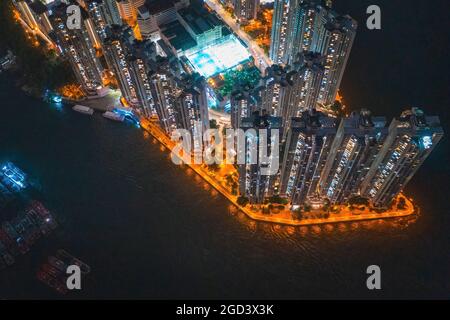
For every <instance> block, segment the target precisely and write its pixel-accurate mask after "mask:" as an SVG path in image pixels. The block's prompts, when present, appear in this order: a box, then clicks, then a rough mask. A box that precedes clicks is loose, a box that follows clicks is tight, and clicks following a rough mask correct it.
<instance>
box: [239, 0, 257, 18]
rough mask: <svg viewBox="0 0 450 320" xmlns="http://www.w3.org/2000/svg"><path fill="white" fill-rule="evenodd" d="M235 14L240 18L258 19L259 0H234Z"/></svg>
mask: <svg viewBox="0 0 450 320" xmlns="http://www.w3.org/2000/svg"><path fill="white" fill-rule="evenodd" d="M233 7H234V14H235V15H236V17H238V18H239V19H240V20H243V21H246V20H252V19H256V15H257V13H258V9H259V0H233Z"/></svg>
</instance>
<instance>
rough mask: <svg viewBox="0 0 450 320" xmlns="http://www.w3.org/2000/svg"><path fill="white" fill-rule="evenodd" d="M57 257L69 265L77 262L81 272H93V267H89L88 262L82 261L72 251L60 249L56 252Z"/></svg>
mask: <svg viewBox="0 0 450 320" xmlns="http://www.w3.org/2000/svg"><path fill="white" fill-rule="evenodd" d="M56 257H57V258H58V259H60V260H61V261H63V262H64V263H65V264H67V265H72V264H75V265H77V266H79V267H80V271H81V273H84V274H88V273H90V272H91V267H89V266H88V265H87V264H86V263H84V262H83V261H81V260H80V259H77V258H75V257H74V256H72V255H71V254H70V253H68V252H67V251H65V250H63V249H59V250H58V251H57V252H56Z"/></svg>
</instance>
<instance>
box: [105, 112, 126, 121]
mask: <svg viewBox="0 0 450 320" xmlns="http://www.w3.org/2000/svg"><path fill="white" fill-rule="evenodd" d="M103 116H104V117H105V118H107V119H110V120H114V121H119V122H122V121H123V120H125V116H124V115H123V114H119V113H116V112H112V111H106V112H105V113H104V114H103Z"/></svg>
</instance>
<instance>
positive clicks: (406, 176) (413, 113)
mask: <svg viewBox="0 0 450 320" xmlns="http://www.w3.org/2000/svg"><path fill="white" fill-rule="evenodd" d="M443 134H444V133H443V130H442V127H441V125H440V122H439V118H438V117H437V116H426V115H425V114H424V112H423V111H422V110H420V109H418V108H412V109H411V110H406V111H404V112H403V113H402V114H401V116H400V118H399V119H394V120H392V122H391V124H390V126H389V129H388V135H387V137H386V141H385V143H384V144H383V147H382V148H381V150H380V152H379V153H378V155H377V158H376V159H375V161H374V163H373V165H372V167H371V168H370V170H369V172H368V173H367V176H366V179H365V180H364V181H363V182H362V183H361V195H362V196H364V197H367V198H368V199H369V200H370V201H371V202H372V203H373V204H374V205H375V206H380V207H388V206H389V204H390V203H391V201H392V199H393V198H394V197H395V196H397V194H398V193H399V192H400V191H402V190H403V188H404V187H405V186H406V184H407V183H408V182H409V181H410V180H411V178H412V177H413V175H414V174H415V173H416V172H417V170H418V169H419V167H420V166H421V165H422V164H423V162H424V161H425V159H426V158H427V157H428V156H429V155H430V153H431V151H432V150H433V149H434V147H435V146H436V144H437V143H438V142H439V140H440V139H441V138H442V136H443Z"/></svg>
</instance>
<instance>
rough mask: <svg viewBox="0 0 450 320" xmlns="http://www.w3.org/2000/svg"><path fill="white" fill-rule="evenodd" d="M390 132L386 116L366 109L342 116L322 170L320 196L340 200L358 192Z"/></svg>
mask: <svg viewBox="0 0 450 320" xmlns="http://www.w3.org/2000/svg"><path fill="white" fill-rule="evenodd" d="M387 132H388V129H387V127H386V118H385V117H373V116H372V115H371V113H370V111H368V110H367V109H362V110H361V111H360V112H359V113H356V112H354V113H352V115H351V116H350V117H347V118H343V119H342V120H341V123H340V125H339V128H338V130H337V133H336V137H335V138H334V141H333V144H332V146H331V150H330V153H329V155H328V160H327V163H326V165H325V168H324V169H323V171H322V176H321V182H320V195H321V197H323V198H324V199H325V198H326V199H328V200H330V203H331V204H341V203H347V202H348V200H349V199H350V198H351V197H352V196H356V195H359V192H360V186H361V183H362V182H363V181H364V180H365V178H366V176H367V173H368V172H369V170H370V168H371V167H372V165H373V163H374V161H375V159H376V157H377V155H378V154H379V152H380V150H381V147H382V146H383V143H384V142H385V139H386V136H387Z"/></svg>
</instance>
